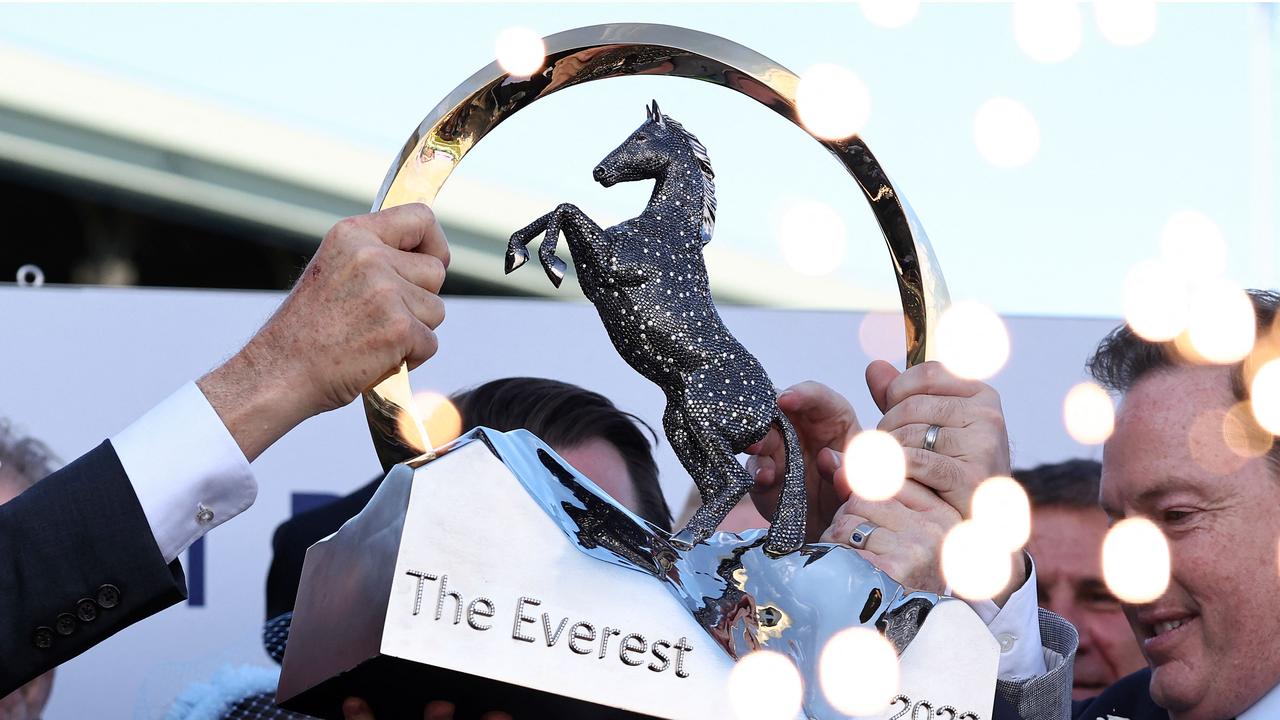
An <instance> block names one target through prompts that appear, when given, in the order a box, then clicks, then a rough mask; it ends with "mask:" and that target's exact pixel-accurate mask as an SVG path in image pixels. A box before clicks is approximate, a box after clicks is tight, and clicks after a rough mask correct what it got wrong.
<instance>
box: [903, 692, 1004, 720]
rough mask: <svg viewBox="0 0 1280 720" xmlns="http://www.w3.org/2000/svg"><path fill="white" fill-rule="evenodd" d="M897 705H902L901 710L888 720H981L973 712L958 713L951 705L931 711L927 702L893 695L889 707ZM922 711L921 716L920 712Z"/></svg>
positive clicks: (931, 708) (930, 704)
mask: <svg viewBox="0 0 1280 720" xmlns="http://www.w3.org/2000/svg"><path fill="white" fill-rule="evenodd" d="M898 703H902V709H900V710H898V711H897V712H896V713H894V714H893V717H890V718H889V720H903V718H906V720H982V716H981V715H979V714H978V713H975V712H963V713H962V712H960V711H959V710H956V709H955V707H953V706H951V705H943V706H942V707H940V708H938V709H937V710H934V709H933V703H931V702H929V701H928V700H917V701H915V702H912V701H911V698H909V697H907V696H906V695H895V696H894V698H893V700H891V701H889V707H893V706H894V705H897V704H898ZM922 711H923V713H924V714H923V715H922V714H921V712H922Z"/></svg>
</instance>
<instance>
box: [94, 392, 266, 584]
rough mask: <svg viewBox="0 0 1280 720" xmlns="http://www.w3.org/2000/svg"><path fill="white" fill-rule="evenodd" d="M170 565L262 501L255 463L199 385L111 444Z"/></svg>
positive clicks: (172, 397)
mask: <svg viewBox="0 0 1280 720" xmlns="http://www.w3.org/2000/svg"><path fill="white" fill-rule="evenodd" d="M111 446H112V447H113V448H114V449H115V451H116V455H117V456H118V457H119V458H120V464H121V465H123V466H124V471H125V473H126V474H127V475H128V476H129V482H131V483H132V484H133V490H134V492H135V493H136V494H137V496H138V502H139V503H140V504H141V505H142V512H143V513H144V514H146V516H147V522H148V523H149V524H150V525H151V533H152V534H153V535H155V538H156V545H158V546H159V547H160V554H161V555H163V556H164V559H165V562H173V561H174V559H175V558H177V557H178V556H179V555H181V554H182V552H183V551H184V550H186V549H187V548H188V547H190V546H191V544H192V543H194V542H195V541H196V540H199V539H200V538H201V537H203V536H204V534H205V533H207V532H209V531H210V530H212V529H213V528H215V527H217V526H219V525H221V524H222V523H224V522H226V521H228V520H230V519H231V518H233V517H235V516H236V515H239V514H240V513H242V512H244V511H245V510H247V509H248V508H249V506H250V505H252V504H253V501H254V500H255V499H256V498H257V497H258V483H257V482H256V481H255V480H254V479H253V471H251V470H250V469H249V462H248V461H247V460H245V457H244V453H243V452H241V451H240V446H239V445H237V444H236V441H235V438H233V437H231V433H230V432H229V431H228V430H227V427H226V425H223V424H222V419H221V418H219V417H218V413H217V412H215V411H214V409H213V406H212V405H210V404H209V401H208V400H207V399H206V398H205V396H204V393H202V392H200V388H198V387H196V384H195V383H194V382H190V383H187V384H186V385H183V386H182V387H181V388H180V389H179V390H178V391H177V392H175V393H174V394H172V395H170V396H169V397H168V398H166V399H165V400H164V402H161V403H160V404H159V405H157V406H155V407H154V408H152V409H151V410H150V411H149V412H147V414H146V415H143V416H142V417H140V418H138V419H137V420H135V421H134V423H133V424H132V425H130V426H129V427H127V428H125V429H124V430H122V431H121V432H120V433H119V434H117V435H116V436H115V437H113V438H111Z"/></svg>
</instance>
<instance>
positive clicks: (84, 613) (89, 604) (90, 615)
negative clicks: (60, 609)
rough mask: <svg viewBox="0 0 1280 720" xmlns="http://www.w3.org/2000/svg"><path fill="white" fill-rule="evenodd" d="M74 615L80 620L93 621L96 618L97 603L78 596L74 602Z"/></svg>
mask: <svg viewBox="0 0 1280 720" xmlns="http://www.w3.org/2000/svg"><path fill="white" fill-rule="evenodd" d="M76 617H78V618H80V622H93V621H94V620H97V619H98V604H97V603H95V602H94V601H92V600H90V599H89V598H80V602H78V603H76Z"/></svg>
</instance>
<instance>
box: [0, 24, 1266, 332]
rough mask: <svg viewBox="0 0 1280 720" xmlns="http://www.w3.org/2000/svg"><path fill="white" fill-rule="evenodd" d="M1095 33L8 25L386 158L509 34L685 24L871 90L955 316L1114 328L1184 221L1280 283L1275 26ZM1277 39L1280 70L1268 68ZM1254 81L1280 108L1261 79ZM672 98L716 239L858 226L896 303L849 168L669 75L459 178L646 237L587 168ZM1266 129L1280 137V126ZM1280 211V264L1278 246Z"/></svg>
mask: <svg viewBox="0 0 1280 720" xmlns="http://www.w3.org/2000/svg"><path fill="white" fill-rule="evenodd" d="M1083 10H1084V12H1083V14H1084V34H1083V44H1082V46H1081V48H1080V50H1079V51H1078V52H1077V53H1075V55H1074V56H1073V57H1071V58H1070V59H1068V60H1066V61H1064V62H1061V63H1054V64H1045V63H1039V62H1036V61H1033V60H1031V59H1030V58H1028V57H1027V56H1026V55H1025V54H1023V53H1022V51H1021V50H1020V49H1019V47H1018V45H1017V43H1016V42H1015V39H1014V34H1013V29H1012V10H1011V7H1010V6H1009V5H1007V4H997V3H993V4H982V5H968V4H925V5H924V6H923V7H922V8H921V10H920V12H919V15H918V16H917V17H916V18H915V19H914V20H913V21H912V22H911V23H909V24H908V25H906V26H905V27H902V28H899V29H885V28H881V27H877V26H875V25H873V24H871V23H870V22H868V21H867V20H866V18H864V16H863V15H862V13H861V12H860V10H859V9H858V7H857V6H856V5H854V4H852V3H848V4H844V3H841V4H822V5H805V4H801V5H782V4H751V5H733V4H713V5H697V4H645V5H630V4H605V3H595V4H585V3H584V4H568V5H555V4H533V3H529V4H518V5H504V4H483V3H474V4H431V5H295V4H289V5H265V6H264V5H216V6H211V5H89V6H65V5H54V6H43V5H41V6H34V5H33V6H24V5H17V6H15V5H3V6H0V42H5V43H9V44H12V45H17V46H20V47H24V48H27V49H30V50H34V51H37V52H41V53H44V54H48V55H51V56H55V57H58V58H62V59H64V60H67V61H69V62H73V63H76V64H81V65H85V66H88V67H92V68H95V69H97V70H99V71H104V72H109V73H112V74H117V75H120V76H123V77H127V78H130V79H133V80H136V81H141V82H145V83H148V84H151V85H153V86H157V87H160V88H164V89H166V90H168V91H171V92H173V93H176V94H180V95H185V96H191V97H196V98H199V99H203V100H205V101H211V102H215V103H218V104H221V105H225V106H227V107H230V108H233V109H237V110H240V111H242V112H246V113H250V114H254V115H258V116H262V117H266V118H269V119H273V120H276V121H280V122H285V123H289V124H293V125H296V126H299V127H305V128H308V129H310V130H313V131H319V132H322V133H325V134H328V135H332V136H334V137H335V138H338V139H341V140H343V141H345V142H347V143H351V144H355V145H359V146H362V147H366V148H369V149H372V150H374V151H375V152H380V153H385V154H386V156H387V158H388V161H390V159H391V157H392V155H393V154H394V153H395V151H397V150H398V149H399V146H400V145H401V143H402V142H403V140H404V138H405V137H406V136H407V135H408V134H409V132H410V131H411V130H412V129H413V128H414V127H415V126H416V124H417V122H418V121H419V120H420V119H421V117H422V116H423V115H424V114H425V113H426V112H427V111H428V110H429V109H430V108H431V107H432V106H433V105H434V104H435V103H436V102H437V101H438V100H439V99H440V98H441V97H443V96H444V95H445V94H446V93H447V92H448V91H449V90H451V89H452V88H453V87H454V86H455V85H457V84H458V83H459V82H461V81H462V80H464V79H465V78H466V77H468V76H469V75H470V74H471V73H473V72H474V71H475V70H477V69H479V68H480V67H482V66H483V65H485V64H487V63H488V62H489V61H490V60H491V59H492V55H493V41H494V38H495V37H496V35H497V33H498V32H499V31H500V30H502V29H503V28H505V27H508V26H524V27H529V28H532V29H534V30H536V31H538V32H539V33H542V34H550V33H553V32H556V31H560V30H564V29H568V28H571V27H576V26H581V25H589V24H596V23H603V22H621V21H644V22H662V23H669V24H675V25H683V26H687V27H692V28H697V29H700V30H704V31H707V32H711V33H714V34H718V35H722V36H725V37H728V38H730V39H733V40H735V41H738V42H740V43H743V44H745V45H748V46H750V47H752V48H754V49H756V50H758V51H760V52H762V53H764V54H765V55H768V56H770V57H772V58H774V59H775V60H777V61H779V62H781V63H782V64H784V65H786V66H788V67H790V68H791V69H792V70H795V71H797V72H802V71H803V70H805V69H806V68H807V67H809V66H810V65H812V64H814V63H818V62H834V63H839V64H841V65H844V66H846V67H848V68H850V69H851V70H853V71H854V72H855V73H857V75H858V76H859V77H860V78H861V79H862V80H863V81H864V82H865V83H866V85H867V87H868V88H869V90H870V94H871V116H870V121H869V123H868V125H867V126H866V128H865V129H864V131H863V137H864V138H865V139H866V140H867V142H868V144H869V145H870V146H871V148H872V149H873V151H874V152H875V153H876V155H877V156H878V157H879V159H880V160H881V161H882V162H883V163H884V164H885V166H886V167H887V169H888V171H889V172H890V174H891V175H892V177H893V178H894V181H895V182H896V183H897V184H898V185H899V186H900V189H901V190H903V191H904V192H905V193H906V195H907V197H908V198H910V200H911V203H912V205H913V206H914V208H915V210H916V212H917V214H918V215H919V216H920V218H921V220H922V221H923V223H924V225H925V227H926V228H927V229H928V231H929V235H930V237H931V239H932V240H933V243H934V246H935V248H936V250H937V254H938V256H939V259H940V261H941V264H942V268H943V271H944V273H945V274H946V277H947V280H948V283H949V285H950V287H951V292H952V295H953V297H955V298H966V299H975V300H979V301H981V302H984V303H987V304H989V305H991V306H992V307H994V308H995V309H996V310H998V311H1000V312H1002V313H1009V314H1049V315H1101V316H1116V315H1118V314H1119V313H1120V297H1121V295H1120V290H1121V281H1122V279H1123V277H1124V273H1125V272H1126V271H1127V270H1128V268H1129V267H1130V266H1132V265H1133V263H1135V262H1137V261H1138V260H1141V259H1143V258H1147V257H1152V256H1154V255H1156V254H1157V253H1158V251H1159V238H1160V231H1161V228H1162V226H1163V224H1164V222H1165V220H1166V219H1167V218H1168V217H1169V216H1170V215H1172V214H1173V213H1175V212H1177V211H1179V210H1185V209H1193V210H1198V211H1200V212H1203V213H1205V214H1207V215H1208V216H1209V217H1211V218H1212V219H1213V220H1214V221H1215V222H1216V223H1217V224H1218V226H1219V227H1220V228H1221V229H1222V232H1223V235H1224V237H1225V238H1226V241H1227V246H1228V251H1229V258H1228V274H1229V276H1230V277H1231V278H1232V279H1233V280H1235V281H1237V282H1239V283H1241V284H1244V285H1247V286H1255V285H1275V284H1280V268H1277V267H1276V263H1277V262H1280V250H1277V249H1275V246H1277V245H1280V236H1277V235H1276V232H1277V224H1276V220H1275V218H1276V217H1277V216H1280V212H1278V209H1280V208H1278V207H1277V206H1278V205H1280V200H1278V199H1277V197H1275V196H1274V194H1275V192H1273V196H1272V197H1264V198H1261V201H1262V205H1263V206H1264V207H1263V209H1264V212H1259V209H1258V204H1259V198H1256V197H1253V196H1252V195H1251V179H1252V178H1254V177H1257V172H1258V168H1259V167H1261V168H1262V171H1263V172H1264V173H1265V175H1266V177H1269V178H1270V187H1271V188H1272V190H1273V191H1277V190H1276V189H1278V188H1280V174H1278V173H1277V165H1278V164H1280V163H1277V161H1276V155H1275V154H1276V152H1277V147H1278V146H1280V142H1276V141H1275V140H1273V141H1272V143H1271V147H1270V150H1269V153H1270V155H1269V156H1262V157H1257V153H1258V149H1257V148H1256V147H1254V146H1253V145H1252V143H1251V138H1253V137H1256V136H1257V133H1256V132H1251V122H1253V121H1254V113H1256V112H1258V109H1259V106H1260V105H1259V103H1260V102H1261V99H1262V97H1265V96H1266V95H1267V94H1269V95H1270V96H1271V102H1272V104H1274V102H1275V96H1276V95H1277V93H1276V90H1277V85H1278V84H1280V80H1277V78H1278V77H1280V75H1278V70H1280V61H1277V48H1280V41H1278V40H1277V22H1276V15H1277V12H1276V8H1274V7H1272V8H1271V9H1270V11H1269V12H1263V11H1259V10H1257V9H1256V8H1255V7H1253V6H1252V5H1251V4H1218V5H1193V4H1177V5H1162V6H1161V7H1160V8H1159V17H1158V25H1157V30H1156V34H1155V36H1154V38H1153V39H1152V40H1151V41H1149V42H1147V43H1145V44H1143V45H1140V46H1138V47H1132V48H1121V47H1115V46H1112V45H1111V44H1109V43H1108V42H1107V41H1106V40H1105V39H1103V38H1102V36H1101V35H1100V33H1099V31H1098V28H1097V25H1096V24H1095V22H1094V17H1093V11H1092V8H1091V7H1088V6H1085V7H1084V9H1083ZM1259 18H1264V20H1263V22H1264V23H1266V24H1264V25H1263V27H1264V28H1265V30H1263V32H1265V33H1268V34H1269V37H1270V47H1271V50H1270V51H1269V53H1268V54H1266V55H1263V56H1261V58H1260V59H1259V58H1258V57H1257V55H1256V52H1257V48H1258V47H1260V45H1259V44H1258V43H1257V42H1256V40H1255V39H1254V38H1255V36H1256V35H1257V33H1258V32H1259V31H1258V29H1257V26H1258V24H1259ZM1251 53H1252V54H1251ZM1258 68H1262V69H1263V71H1264V73H1265V74H1264V75H1263V77H1262V80H1261V82H1262V83H1263V86H1264V87H1266V88H1267V93H1263V94H1262V95H1259V94H1258V93H1257V88H1258V80H1257V79H1251V75H1250V73H1251V72H1257V69H1258ZM1251 83H1252V85H1251ZM993 96H1008V97H1012V98H1015V99H1017V100H1020V101H1021V102H1023V103H1024V104H1026V106H1027V107H1028V108H1029V109H1030V110H1031V111H1032V113H1033V114H1034V115H1035V116H1036V118H1037V120H1038V122H1039V125H1040V131H1041V137H1042V145H1041V148H1040V151H1039V153H1038V154H1037V155H1036V157H1035V158H1034V159H1033V160H1032V161H1031V162H1030V163H1029V164H1027V165H1025V166H1022V167H1018V168H1013V169H1002V168H995V167H992V166H990V165H988V164H987V163H986V162H984V161H983V159H982V157H981V156H980V155H979V153H978V151H977V150H976V148H975V145H974V141H973V116H974V112H975V111H976V110H977V108H978V106H979V105H981V103H982V102H983V101H985V100H987V99H988V98H991V97H993ZM650 98H657V99H658V100H659V102H660V103H661V105H662V107H663V109H664V110H665V111H667V112H668V113H670V114H671V115H673V116H675V117H677V118H678V119H680V120H681V121H682V122H683V123H684V124H685V125H686V126H687V127H688V128H689V129H691V130H692V131H693V132H695V133H697V134H698V136H699V137H700V138H701V139H702V140H703V142H704V143H705V144H706V145H707V147H708V149H709V150H710V154H711V158H712V161H713V163H714V164H715V167H716V171H717V180H718V187H719V200H720V213H719V222H718V225H717V231H716V237H715V240H714V241H713V242H716V243H724V244H731V245H732V247H734V248H735V249H737V250H740V251H742V252H745V253H749V254H753V255H757V256H759V257H762V258H765V259H769V260H771V261H772V260H777V261H780V258H781V255H780V253H779V250H778V239H777V236H778V232H777V225H778V218H779V217H780V216H781V214H782V212H783V211H784V210H785V208H786V207H787V205H788V203H791V202H794V201H796V200H799V199H813V200H818V201H821V202H826V203H828V204H830V205H832V206H833V207H836V208H838V210H839V212H840V214H841V215H842V216H843V217H844V218H845V220H846V224H847V227H848V238H849V252H848V254H847V256H846V259H845V260H844V262H843V263H841V264H840V265H839V266H838V267H836V268H833V272H834V273H835V274H836V275H837V276H838V277H841V278H844V279H847V280H849V281H850V282H854V283H858V284H859V285H863V286H867V287H871V288H877V289H883V290H885V291H889V289H890V288H892V278H891V275H890V272H889V264H888V262H886V254H885V251H884V249H883V243H882V241H881V240H880V238H879V235H878V231H877V230H876V228H875V227H874V224H873V223H872V221H871V219H870V213H869V211H868V210H867V208H866V206H865V203H864V202H863V201H862V199H861V197H860V196H859V195H858V193H857V191H856V188H855V187H854V185H853V183H852V182H851V181H850V180H849V179H848V178H847V177H846V176H844V175H843V171H842V170H841V169H840V168H839V167H838V166H837V165H836V164H835V163H834V162H833V161H832V160H831V159H830V158H829V157H828V156H826V155H825V153H823V152H822V151H821V149H820V148H818V147H817V146H816V145H814V144H813V142H812V141H811V140H810V139H809V138H808V137H807V136H806V135H804V134H803V133H802V132H800V131H799V130H797V129H795V128H794V127H792V126H791V125H789V124H788V123H786V122H785V121H782V120H781V119H779V118H776V117H774V116H773V115H772V114H770V113H767V112H764V111H763V110H762V109H760V108H759V107H757V106H755V105H754V104H753V103H752V102H751V101H749V100H747V99H745V98H743V97H741V96H737V95H735V94H733V93H731V92H728V91H725V90H722V89H719V88H714V87H710V86H706V85H702V84H699V83H692V82H689V81H687V80H675V79H668V78H633V79H625V80H617V81H612V82H609V83H595V84H592V85H589V86H586V87H581V88H574V89H571V90H568V91H565V92H564V93H562V94H559V95H557V96H553V97H551V98H549V99H547V100H546V101H543V102H540V103H538V104H537V105H536V106H534V107H531V108H530V109H529V110H527V111H526V112H524V113H521V115H520V116H519V118H518V119H516V120H513V121H512V122H510V123H508V124H506V125H504V126H502V127H501V128H499V129H498V130H497V131H495V132H494V133H493V134H492V135H491V136H490V137H489V138H488V139H486V141H485V142H484V143H482V144H481V146H479V147H478V148H477V149H476V150H475V151H474V152H473V153H472V154H471V155H469V156H468V157H467V159H466V161H465V162H464V163H463V165H462V166H461V167H460V168H459V170H458V173H460V174H465V175H467V176H468V177H470V178H472V179H475V180H477V181H482V182H487V183H491V184H494V185H500V186H507V187H511V188H520V189H526V190H527V191H528V192H529V193H530V194H531V195H534V196H536V197H537V198H540V199H542V198H545V200H546V201H547V202H548V203H556V202H561V201H571V202H576V203H578V204H579V205H580V206H582V207H583V208H584V209H585V210H587V212H588V214H592V215H595V216H598V217H600V218H603V219H613V220H618V219H622V218H625V217H628V216H630V215H634V214H636V213H637V212H638V211H639V209H640V206H641V205H642V204H643V202H644V200H645V198H646V196H647V191H646V190H645V189H643V188H631V187H621V186H619V187H615V188H613V189H609V190H605V189H602V188H599V187H597V186H595V185H594V184H593V183H592V182H591V180H590V169H591V167H592V166H593V165H594V164H595V162H596V161H597V160H598V159H599V158H601V157H603V156H604V155H605V154H606V153H607V152H608V151H609V150H610V149H612V148H613V147H614V146H615V145H616V144H617V143H618V142H619V141H620V140H621V139H622V138H624V137H625V136H626V135H627V134H628V133H629V132H630V131H631V130H632V129H634V127H635V126H636V125H637V124H639V122H640V121H641V120H643V117H644V116H643V115H642V110H643V105H644V104H645V103H646V102H647V101H648V100H649V99H650ZM1268 132H1269V134H1270V135H1271V137H1272V138H1276V137H1280V113H1277V112H1276V111H1275V110H1274V109H1273V110H1272V111H1271V120H1270V127H1269V129H1268ZM375 190H376V188H370V194H371V195H372V193H373V192H374V191H375ZM447 192H448V188H447V187H446V190H445V193H446V194H447ZM1277 192H1280V191H1277ZM446 199H447V197H446V196H442V202H443V201H445V200H446ZM1268 213H1269V216H1270V218H1271V221H1270V222H1271V235H1270V238H1269V239H1266V240H1265V241H1264V240H1263V239H1262V238H1260V237H1258V236H1257V234H1256V233H1257V229H1258V227H1257V225H1258V222H1259V218H1265V217H1266V216H1267V215H1268ZM520 224H523V223H522V222H521V223H520ZM513 229H514V227H513ZM1260 248H1262V249H1261V250H1260ZM1268 248H1269V249H1268ZM713 272H714V268H713ZM759 281H760V282H762V283H765V282H768V278H767V277H761V278H760V279H759Z"/></svg>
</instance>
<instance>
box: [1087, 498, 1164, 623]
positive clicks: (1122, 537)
mask: <svg viewBox="0 0 1280 720" xmlns="http://www.w3.org/2000/svg"><path fill="white" fill-rule="evenodd" d="M1102 576H1103V578H1104V579H1105V580H1106V583H1107V588H1108V589H1109V590H1111V593H1112V594H1113V595H1115V596H1116V597H1117V598H1119V599H1120V601H1121V602H1126V603H1134V604H1138V603H1147V602H1151V601H1152V600H1155V599H1156V598H1158V597H1160V596H1161V595H1163V594H1164V591H1165V589H1166V588H1168V587H1169V542H1168V541H1167V540H1165V537H1164V534H1163V533H1161V532H1160V528H1158V527H1156V526H1155V524H1154V523H1152V522H1151V521H1150V520H1147V519H1146V518H1129V519H1126V520H1121V521H1120V522H1118V523H1116V524H1115V525H1113V526H1111V529H1110V530H1108V531H1107V537H1106V539H1105V540H1103V541H1102Z"/></svg>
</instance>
